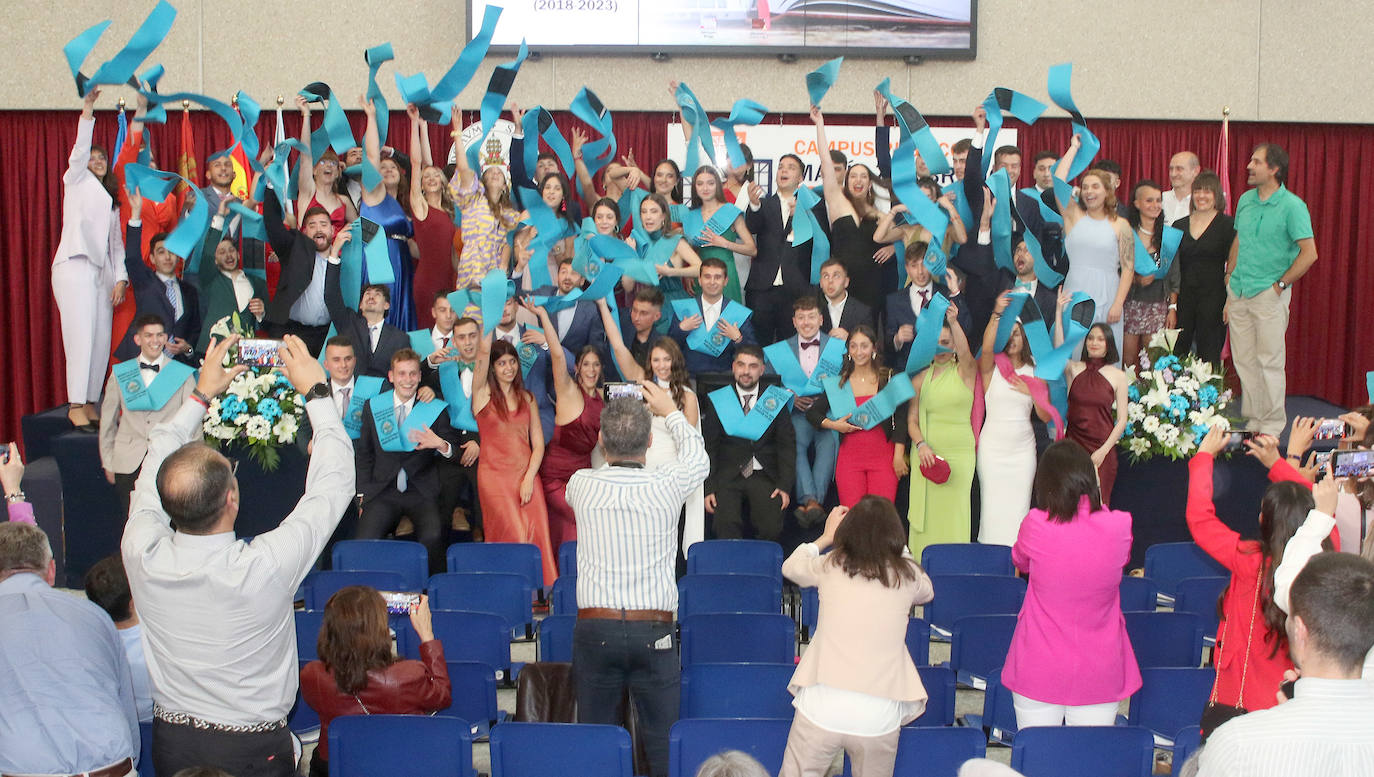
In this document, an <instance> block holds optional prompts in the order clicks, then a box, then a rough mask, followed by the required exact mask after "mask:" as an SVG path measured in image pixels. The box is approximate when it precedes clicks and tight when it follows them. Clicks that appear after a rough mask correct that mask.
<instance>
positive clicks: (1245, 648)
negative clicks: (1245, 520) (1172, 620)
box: [1188, 427, 1313, 737]
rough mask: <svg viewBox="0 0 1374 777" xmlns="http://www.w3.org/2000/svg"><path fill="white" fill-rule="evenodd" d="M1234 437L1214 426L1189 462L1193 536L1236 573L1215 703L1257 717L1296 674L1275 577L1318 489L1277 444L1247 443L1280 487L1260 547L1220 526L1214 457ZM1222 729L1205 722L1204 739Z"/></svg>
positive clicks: (1263, 515)
mask: <svg viewBox="0 0 1374 777" xmlns="http://www.w3.org/2000/svg"><path fill="white" fill-rule="evenodd" d="M1230 437H1231V433H1230V432H1227V431H1224V430H1222V429H1220V428H1217V427H1213V428H1212V430H1211V431H1210V432H1208V433H1207V436H1206V437H1204V438H1203V440H1202V443H1201V444H1199V445H1198V453H1197V455H1196V456H1194V457H1193V459H1192V460H1191V461H1189V462H1188V530H1189V531H1190V532H1192V535H1193V541H1194V542H1196V543H1197V544H1198V545H1200V546H1201V547H1202V549H1203V550H1204V551H1206V552H1207V555H1209V556H1211V557H1212V558H1214V559H1216V560H1217V561H1218V562H1220V563H1221V564H1222V565H1223V566H1225V567H1226V568H1227V569H1229V570H1230V571H1231V583H1230V585H1228V586H1227V588H1226V591H1225V592H1224V593H1223V594H1222V598H1221V610H1222V613H1221V625H1220V626H1218V627H1217V647H1216V650H1215V651H1214V653H1213V656H1214V663H1215V664H1216V669H1217V680H1216V685H1215V686H1213V688H1212V696H1211V701H1213V702H1216V703H1217V704H1219V705H1225V706H1230V707H1240V708H1241V709H1242V710H1243V711H1245V712H1250V711H1253V710H1260V709H1267V708H1269V707H1272V706H1274V703H1275V698H1274V694H1275V693H1276V692H1277V691H1278V688H1279V685H1280V684H1281V683H1282V682H1283V673H1284V672H1285V671H1286V670H1288V669H1292V668H1293V661H1292V659H1290V658H1289V657H1288V639H1287V636H1286V634H1285V632H1284V622H1285V620H1286V617H1287V616H1285V615H1284V612H1283V610H1280V609H1279V607H1278V605H1276V604H1275V603H1274V570H1275V569H1276V568H1277V567H1278V565H1279V564H1280V563H1282V561H1283V548H1284V545H1286V544H1287V543H1288V540H1289V538H1290V537H1292V536H1293V533H1294V532H1296V531H1297V530H1298V527H1300V526H1302V522H1303V520H1304V519H1306V517H1307V513H1308V511H1310V510H1311V509H1312V507H1313V501H1312V487H1311V484H1310V483H1308V482H1307V481H1306V480H1304V479H1303V477H1302V475H1301V474H1299V473H1298V471H1297V470H1295V469H1293V467H1292V466H1290V465H1289V464H1288V463H1286V462H1285V461H1284V460H1283V459H1282V458H1280V457H1279V453H1278V441H1277V440H1276V439H1274V438H1273V437H1267V436H1261V437H1257V438H1255V440H1254V441H1252V442H1248V443H1247V447H1248V448H1249V453H1250V455H1252V456H1254V457H1255V458H1257V459H1259V461H1260V463H1261V464H1264V465H1266V466H1267V467H1268V469H1269V479H1270V480H1272V481H1274V482H1273V483H1271V484H1270V485H1269V487H1268V488H1267V489H1265V492H1264V499H1263V500H1262V501H1261V502H1260V516H1259V526H1260V539H1259V541H1258V542H1256V541H1255V540H1245V539H1241V536H1240V534H1238V533H1237V532H1236V531H1234V530H1233V529H1231V528H1230V527H1228V526H1226V524H1224V523H1222V522H1221V519H1220V518H1218V517H1217V513H1216V508H1215V507H1214V506H1213V504H1212V464H1213V458H1214V457H1215V456H1216V454H1218V453H1220V452H1221V450H1222V449H1223V448H1224V447H1225V446H1226V443H1227V441H1228V440H1229V439H1230ZM1209 717H1210V716H1209ZM1222 722H1224V720H1221V719H1216V720H1204V721H1203V726H1204V729H1203V732H1202V734H1203V736H1204V737H1206V736H1207V735H1209V734H1211V733H1212V732H1211V729H1212V728H1215V726H1216V725H1219V724H1220V723H1222Z"/></svg>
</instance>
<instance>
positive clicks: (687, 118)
mask: <svg viewBox="0 0 1374 777" xmlns="http://www.w3.org/2000/svg"><path fill="white" fill-rule="evenodd" d="M673 100H674V101H676V102H677V107H678V109H679V110H680V111H681V112H682V120H683V121H684V122H686V123H687V126H689V127H690V128H691V137H689V138H687V170H690V171H692V172H695V171H696V169H697V167H699V166H700V165H701V152H702V151H705V152H706V158H707V159H708V160H710V159H711V155H712V153H713V151H714V149H715V142H714V141H713V140H712V139H711V120H710V117H708V116H707V115H706V109H705V108H702V107H701V101H700V100H698V99H697V96H696V95H695V94H693V93H692V90H691V89H690V88H689V87H688V86H687V84H686V83H685V82H681V83H679V84H678V86H677V91H676V92H674V93H673ZM622 212H623V211H622ZM635 213H636V215H638V213H639V211H635Z"/></svg>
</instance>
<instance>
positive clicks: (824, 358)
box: [763, 337, 845, 397]
mask: <svg viewBox="0 0 1374 777" xmlns="http://www.w3.org/2000/svg"><path fill="white" fill-rule="evenodd" d="M844 351H845V343H844V341H843V340H841V339H840V338H838V337H830V338H827V339H826V342H825V347H824V348H822V349H821V355H820V358H818V359H817V360H816V369H814V370H812V371H811V376H810V377H807V375H806V372H805V371H804V370H802V366H801V361H800V360H799V359H798V358H797V355H796V354H795V353H793V352H792V346H791V344H790V343H788V342H787V341H786V340H779V341H777V342H776V343H773V344H772V345H769V346H765V347H764V349H763V355H764V356H766V357H768V363H769V364H771V365H773V369H774V370H777V373H778V376H779V377H781V378H782V385H784V386H786V387H787V390H788V391H791V392H792V393H793V394H796V395H798V396H802V397H811V396H815V395H817V394H819V393H821V391H823V390H824V386H823V385H822V384H821V381H822V380H824V379H825V378H829V377H833V376H835V375H839V374H840V367H841V366H842V364H843V362H844Z"/></svg>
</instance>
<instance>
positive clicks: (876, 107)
mask: <svg viewBox="0 0 1374 777" xmlns="http://www.w3.org/2000/svg"><path fill="white" fill-rule="evenodd" d="M887 108H888V105H887V98H886V97H883V96H882V95H881V94H879V93H878V92H877V91H876V90H875V91H874V92H873V151H874V153H875V154H877V156H878V175H880V176H882V177H883V178H885V179H887V180H889V181H891V180H892V148H891V146H890V143H891V138H892V130H891V129H889V128H888V126H887Z"/></svg>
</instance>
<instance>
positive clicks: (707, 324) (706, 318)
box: [701, 296, 725, 332]
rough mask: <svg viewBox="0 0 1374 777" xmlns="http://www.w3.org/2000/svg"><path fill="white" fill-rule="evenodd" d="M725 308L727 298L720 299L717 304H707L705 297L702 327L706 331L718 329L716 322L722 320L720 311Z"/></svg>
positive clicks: (703, 300)
mask: <svg viewBox="0 0 1374 777" xmlns="http://www.w3.org/2000/svg"><path fill="white" fill-rule="evenodd" d="M724 307H725V297H723V296H722V297H720V298H719V299H717V300H716V301H715V302H707V301H706V298H705V297H702V298H701V327H702V328H703V329H705V330H706V331H708V332H709V331H711V330H712V329H715V328H716V322H717V321H719V320H720V311H721V309H723V308H724Z"/></svg>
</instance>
